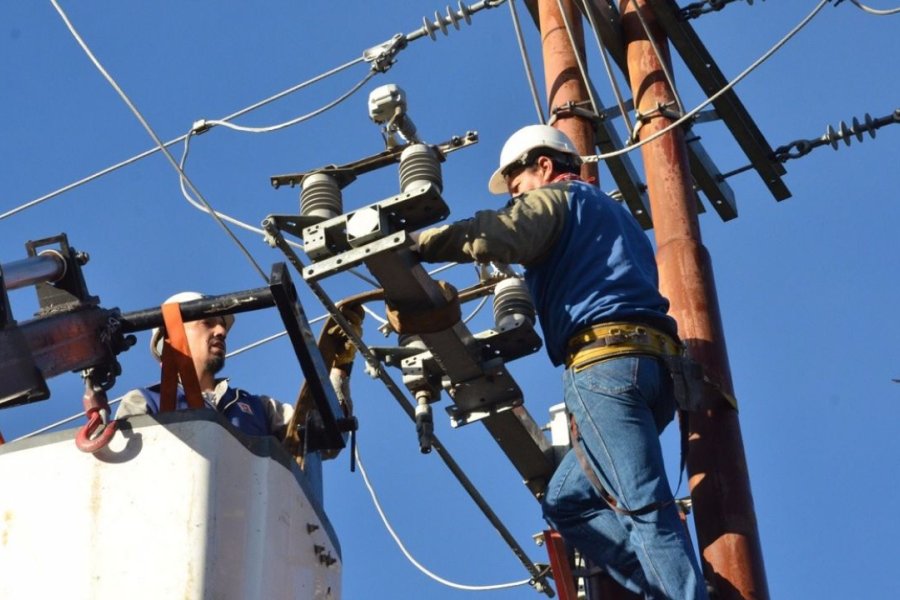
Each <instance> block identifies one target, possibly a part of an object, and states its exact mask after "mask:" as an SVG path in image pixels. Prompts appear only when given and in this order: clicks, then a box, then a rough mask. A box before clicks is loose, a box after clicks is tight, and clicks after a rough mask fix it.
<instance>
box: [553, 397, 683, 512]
mask: <svg viewBox="0 0 900 600" xmlns="http://www.w3.org/2000/svg"><path fill="white" fill-rule="evenodd" d="M569 436H570V438H571V440H572V450H574V451H575V456H576V457H577V458H578V463H579V464H580V465H581V470H582V471H584V475H585V477H587V478H588V481H590V482H591V485H593V486H594V489H596V490H597V493H598V494H600V497H601V498H603V500H604V502H606V503H607V504H608V505H609V507H610V508H611V509H613V511H615V512H616V514H620V515H624V516H628V517H639V516H641V515H646V514H647V513H651V512H653V511H656V510H660V509H662V508H665V507H667V506H668V505H670V504H672V503H673V502H674V501H675V500H674V499H669V500H665V501H660V502H651V503H650V504H648V505H647V506H642V507H641V508H638V509H635V510H629V509H626V508H622V507H621V506H619V503H618V501H617V500H616V499H615V498H614V497H613V496H612V494H610V493H609V492H607V491H606V489H605V488H604V487H603V484H602V483H600V478H599V477H597V472H596V471H594V468H593V467H592V466H591V464H590V463H589V462H588V458H587V455H586V454H585V451H584V448H583V447H582V443H583V440H582V438H581V434H580V433H579V432H578V424H577V423H576V422H575V417H574V416H572V415H571V414H570V415H569Z"/></svg>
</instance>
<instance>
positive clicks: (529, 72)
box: [509, 0, 547, 124]
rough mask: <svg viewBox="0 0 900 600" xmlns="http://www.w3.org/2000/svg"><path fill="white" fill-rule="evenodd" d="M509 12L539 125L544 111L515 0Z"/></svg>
mask: <svg viewBox="0 0 900 600" xmlns="http://www.w3.org/2000/svg"><path fill="white" fill-rule="evenodd" d="M509 12H510V15H511V17H512V22H513V30H514V31H515V32H516V40H517V41H518V43H519V53H520V54H521V55H522V63H523V65H524V67H525V77H526V79H528V87H529V89H530V90H531V99H532V100H533V101H534V108H535V110H536V111H537V116H538V121H540V123H541V124H544V123H546V122H547V119H546V118H544V109H543V105H542V104H541V100H540V97H539V96H538V91H537V85H536V84H535V83H534V71H533V70H532V68H531V60H530V59H529V58H528V50H527V48H526V47H525V38H524V36H523V35H522V24H521V23H520V22H519V13H518V11H517V10H516V0H509Z"/></svg>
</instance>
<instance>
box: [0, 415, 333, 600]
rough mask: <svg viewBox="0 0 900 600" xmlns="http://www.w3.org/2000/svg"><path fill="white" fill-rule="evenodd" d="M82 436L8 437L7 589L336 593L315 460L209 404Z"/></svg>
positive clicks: (126, 594)
mask: <svg viewBox="0 0 900 600" xmlns="http://www.w3.org/2000/svg"><path fill="white" fill-rule="evenodd" d="M74 433H75V430H69V431H63V432H59V433H54V434H47V435H43V436H39V437H35V438H31V439H27V440H22V441H20V442H15V443H10V444H6V445H4V446H0V598H3V599H4V600H20V599H21V600H33V599H36V598H67V599H72V600H103V599H107V598H108V599H117V600H118V599H121V598H153V599H168V598H179V599H187V600H199V599H213V598H214V599H216V600H220V599H221V600H226V599H232V598H233V599H241V600H244V599H248V598H266V599H280V598H294V599H303V600H306V599H313V598H315V599H329V600H331V599H334V600H338V599H339V598H340V591H341V560H340V558H341V556H340V547H339V546H338V544H337V539H336V537H335V536H334V532H333V530H332V527H331V524H330V523H329V521H328V519H327V517H326V516H325V513H324V511H323V509H322V502H321V479H320V477H321V471H320V464H319V463H318V462H316V463H315V464H314V465H312V467H310V468H308V470H309V471H312V472H313V476H312V477H310V476H309V475H308V474H306V473H304V472H302V471H300V469H299V468H298V467H297V466H296V465H295V464H294V463H293V461H292V460H291V459H290V458H289V457H288V456H287V454H286V453H285V452H284V451H283V450H282V448H281V447H280V445H279V444H278V443H277V442H276V440H275V439H274V438H268V437H263V438H260V437H250V436H245V435H243V434H241V433H239V432H236V431H235V430H234V429H233V428H231V427H230V426H229V425H227V424H226V423H224V421H222V420H221V419H220V418H219V417H218V416H217V415H216V413H214V412H213V411H208V410H203V411H179V412H174V413H167V414H166V415H163V416H156V417H147V416H142V417H134V418H132V419H130V420H129V422H128V423H125V424H124V425H123V427H122V430H121V431H119V432H117V433H116V435H115V437H114V438H113V440H112V441H111V443H110V445H109V446H108V447H107V448H104V449H103V450H101V451H100V452H98V453H97V454H96V455H91V454H85V453H82V452H80V451H79V450H78V449H77V448H76V447H75V442H74Z"/></svg>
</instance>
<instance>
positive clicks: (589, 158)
mask: <svg viewBox="0 0 900 600" xmlns="http://www.w3.org/2000/svg"><path fill="white" fill-rule="evenodd" d="M829 2H831V0H821V1H820V2H819V4H817V5H816V7H815V8H814V9H813V10H812V12H810V13H809V14H808V15H807V16H806V17H804V19H803V20H802V21H800V23H799V24H797V26H796V27H794V28H793V29H792V30H790V31H789V32H788V33H787V35H785V36H784V37H783V38H781V40H779V41H778V43H776V44H775V45H774V46H772V47H771V48H770V49H769V50H768V51H767V52H766V53H765V54H763V55H762V56H761V57H759V58H758V59H757V60H756V61H754V62H753V64H751V65H750V66H749V67H747V68H746V69H744V70H743V71H742V72H741V73H740V74H739V75H738V76H737V77H735V78H734V79H733V80H732V81H731V82H729V83H728V84H727V85H725V86H724V87H723V88H722V89H721V90H719V91H718V92H716V93H715V94H713V95H712V96H710V97H709V98H708V99H706V100H705V101H704V102H701V103H700V104H699V105H698V106H697V107H696V108H695V109H693V110H692V111H690V112H689V113H687V114H685V115H684V116H683V117H681V118H680V119H678V120H677V121H675V122H673V123H671V124H670V125H669V126H667V127H665V128H664V129H660V130H659V131H657V132H656V133H654V134H653V135H651V136H649V137H647V138H646V139H643V140H641V141H640V142H638V143H637V144H634V145H632V146H628V147H626V148H621V149H619V150H614V151H612V152H606V153H604V154H594V155H591V156H582V157H581V158H582V160H583V161H584V162H588V163H591V162H599V161H601V160H604V159H606V158H612V157H614V156H621V155H623V154H627V153H629V152H632V151H634V150H636V149H638V148H640V147H641V146H643V145H644V144H649V143H650V142H652V141H654V140H656V139H658V138H660V137H662V136H663V135H665V134H667V133H669V132H670V131H672V130H673V129H675V128H676V127H680V126H681V125H682V124H683V123H685V122H687V121H690V120H691V119H693V118H694V116H695V115H696V114H697V113H699V112H700V111H701V110H703V109H704V108H706V107H707V106H709V105H710V104H712V103H713V102H715V101H716V100H718V99H719V97H720V96H721V95H722V94H725V93H726V92H728V91H729V90H731V88H733V87H734V86H736V85H737V84H738V83H740V82H741V80H743V79H744V78H745V77H746V76H747V75H749V74H750V73H751V72H753V71H754V70H755V69H756V68H757V67H759V66H760V65H761V64H762V63H764V62H765V61H767V60H768V59H769V58H771V56H772V55H773V54H775V52H777V51H778V50H780V49H781V47H782V46H784V45H785V44H786V43H787V42H788V41H789V40H790V39H791V38H792V37H794V36H795V35H796V34H797V33H798V32H799V31H800V30H801V29H803V28H804V27H805V26H806V25H807V24H808V23H809V22H810V21H811V20H812V18H813V17H815V16H816V15H817V14H818V13H819V11H821V10H822V9H823V8H824V7H825V5H826V4H828V3H829Z"/></svg>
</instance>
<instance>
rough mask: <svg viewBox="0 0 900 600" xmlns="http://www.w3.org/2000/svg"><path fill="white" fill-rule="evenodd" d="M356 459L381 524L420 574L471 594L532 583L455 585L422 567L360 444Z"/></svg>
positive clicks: (357, 447) (357, 448)
mask: <svg viewBox="0 0 900 600" xmlns="http://www.w3.org/2000/svg"><path fill="white" fill-rule="evenodd" d="M355 458H356V465H357V467H359V472H360V474H361V475H362V478H363V483H364V484H365V486H366V489H367V490H368V492H369V496H371V498H372V503H373V504H374V505H375V510H376V511H378V516H379V517H381V522H382V523H384V527H385V529H387V531H388V533H389V534H390V536H391V537H392V538H393V539H394V542H396V544H397V547H398V548H400V552H402V553H403V556H405V557H406V559H407V560H408V561H409V562H410V563H412V565H413V566H414V567H416V569H418V570H419V571H420V572H422V573H423V574H424V575H425V576H427V577H429V578H430V579H432V580H434V581H436V582H438V583H440V584H443V585H446V586H447V587H451V588H454V589H457V590H465V591H469V592H489V591H496V590H504V589H509V588H515V587H521V586H523V585H529V584H530V583H531V581H532V580H531V579H523V580H521V581H512V582H509V583H499V584H493V585H465V584H461V583H455V582H453V581H450V580H448V579H444V578H443V577H441V576H439V575H436V574H435V573H433V572H432V571H430V570H429V569H428V568H426V567H425V566H424V565H422V563H420V562H419V561H417V560H416V559H415V557H414V556H413V555H412V554H411V553H410V552H409V550H407V548H406V546H405V545H404V543H403V541H402V540H401V539H400V536H399V535H397V532H396V531H395V530H394V527H393V526H392V525H391V523H390V521H389V520H388V518H387V515H385V513H384V509H383V508H382V506H381V502H380V501H379V499H378V495H377V494H376V493H375V489H374V488H373V487H372V482H371V481H370V480H369V475H368V473H366V468H365V466H364V465H363V462H362V458H360V455H359V443H357V445H356V456H355Z"/></svg>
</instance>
